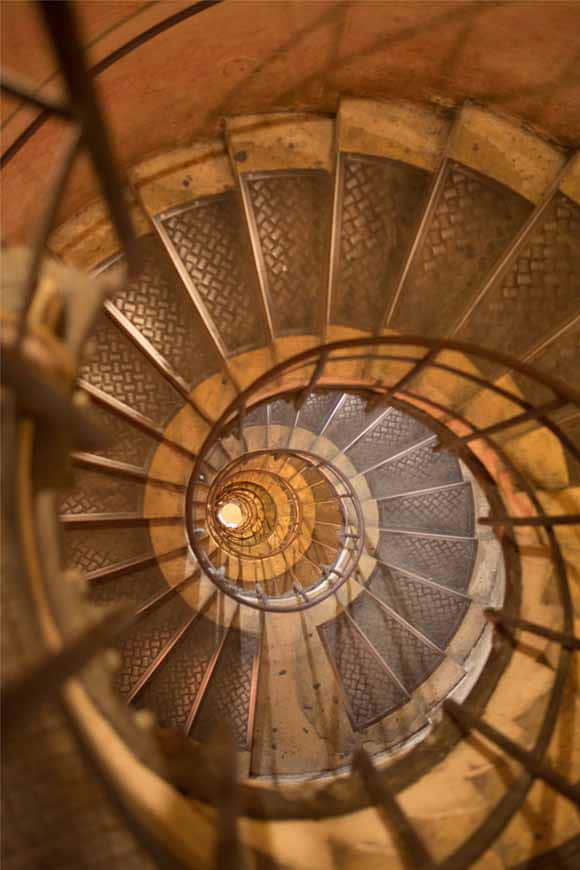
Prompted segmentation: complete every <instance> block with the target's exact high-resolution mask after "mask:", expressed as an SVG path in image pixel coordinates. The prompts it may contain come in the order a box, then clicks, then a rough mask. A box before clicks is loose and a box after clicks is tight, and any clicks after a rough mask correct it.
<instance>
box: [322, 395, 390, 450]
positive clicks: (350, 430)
mask: <svg viewBox="0 0 580 870" xmlns="http://www.w3.org/2000/svg"><path fill="white" fill-rule="evenodd" d="M381 413H382V410H380V409H379V408H377V409H375V410H373V411H370V412H369V411H368V410H367V403H366V401H365V400H364V399H361V397H360V396H357V395H355V394H354V393H345V395H344V400H343V401H342V402H341V404H340V407H339V408H338V410H337V412H336V414H335V415H334V417H333V418H332V420H331V422H330V424H329V426H328V429H327V430H326V432H325V433H324V437H325V438H328V439H329V440H330V441H332V442H334V444H336V446H337V447H340V448H341V450H342V449H343V448H344V447H346V446H347V445H348V444H350V442H351V441H352V440H353V439H354V438H356V436H357V435H358V434H359V433H360V432H362V430H363V429H366V427H367V426H369V425H370V424H371V423H372V422H373V420H376V419H377V417H379V416H380V415H381Z"/></svg>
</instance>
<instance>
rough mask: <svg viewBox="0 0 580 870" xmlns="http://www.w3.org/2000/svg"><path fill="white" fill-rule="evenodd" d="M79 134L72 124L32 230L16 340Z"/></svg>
mask: <svg viewBox="0 0 580 870" xmlns="http://www.w3.org/2000/svg"><path fill="white" fill-rule="evenodd" d="M82 138H83V137H82V132H81V130H80V129H78V128H75V130H74V132H73V135H72V138H71V140H70V142H69V143H68V144H67V146H66V149H65V152H64V155H63V156H62V158H61V162H60V165H59V167H58V169H57V174H56V178H55V180H54V182H53V184H52V187H51V189H50V193H49V196H48V204H47V206H46V207H45V210H44V213H43V215H42V219H41V221H40V225H39V226H38V228H37V230H36V238H35V240H34V243H33V245H32V255H31V259H30V264H29V266H28V269H27V273H26V282H25V284H24V290H23V293H22V308H21V309H20V313H19V315H18V325H17V332H16V342H17V343H19V342H21V341H22V338H23V337H24V334H25V332H26V320H27V318H28V313H29V310H30V305H31V303H32V300H33V298H34V294H35V292H36V288H37V286H38V279H39V276H40V269H41V264H42V260H43V259H44V257H45V255H46V244H47V242H48V237H49V235H50V233H51V230H52V228H53V225H54V222H55V219H56V215H57V212H58V208H59V205H60V201H61V199H62V196H63V193H64V190H65V187H66V183H67V181H68V179H69V176H70V174H71V171H72V168H73V165H74V163H75V160H76V158H77V156H78V153H79V150H80V147H81V142H82Z"/></svg>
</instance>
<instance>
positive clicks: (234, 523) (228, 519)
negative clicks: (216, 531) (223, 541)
mask: <svg viewBox="0 0 580 870" xmlns="http://www.w3.org/2000/svg"><path fill="white" fill-rule="evenodd" d="M243 519H244V517H243V515H242V509H241V508H240V506H239V504H236V503H235V502H234V501H228V502H226V504H223V505H222V506H221V508H220V509H219V510H218V520H219V521H220V523H221V524H222V526H226V528H228V529H237V528H238V526H241V524H242V520H243Z"/></svg>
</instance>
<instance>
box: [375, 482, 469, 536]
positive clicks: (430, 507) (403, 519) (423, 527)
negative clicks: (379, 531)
mask: <svg viewBox="0 0 580 870" xmlns="http://www.w3.org/2000/svg"><path fill="white" fill-rule="evenodd" d="M377 510H378V522H379V526H380V527H381V528H390V529H395V528H396V529H404V530H407V531H418V532H436V533H438V534H449V535H461V536H463V537H471V536H473V534H474V531H475V508H474V501H473V490H472V487H471V483H468V482H464V483H461V484H459V486H450V487H446V488H445V489H436V490H433V491H432V492H427V493H424V494H421V495H403V496H395V498H389V499H385V500H384V501H379V502H378V503H377Z"/></svg>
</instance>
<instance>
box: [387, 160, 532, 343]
mask: <svg viewBox="0 0 580 870" xmlns="http://www.w3.org/2000/svg"><path fill="white" fill-rule="evenodd" d="M532 208H533V206H532V204H531V203H530V202H528V200H526V199H524V198H523V197H521V196H519V194H517V193H515V192H514V191H512V190H510V189H509V188H508V187H505V185H503V184H500V183H499V182H497V181H494V180H493V179H490V178H486V177H484V176H482V175H479V173H477V172H474V171H473V170H471V169H467V168H466V167H465V166H462V165H460V164H458V163H455V162H450V165H449V166H448V169H447V172H446V177H445V180H444V183H443V186H442V188H441V191H440V193H439V196H438V199H437V202H436V204H435V208H434V211H433V214H432V217H431V221H430V224H429V227H428V230H427V233H426V236H425V238H424V239H423V241H422V244H421V246H420V249H419V250H418V251H417V254H416V256H415V258H414V260H413V263H412V265H411V269H410V271H409V274H408V275H407V278H406V280H405V284H404V286H403V290H402V293H401V297H400V299H399V304H398V305H397V308H396V310H395V314H394V317H393V321H392V326H393V327H394V328H395V329H397V330H399V331H401V332H407V333H411V334H414V335H433V336H443V335H446V334H448V332H449V330H450V329H451V328H452V327H453V325H454V324H455V323H456V322H457V320H458V318H459V317H460V316H461V314H462V312H463V310H464V308H465V306H466V303H467V302H469V300H470V298H472V296H473V294H474V293H475V292H476V290H477V288H478V283H479V282H480V281H481V276H482V275H485V274H486V273H487V272H488V271H489V269H490V268H491V267H492V266H493V264H494V263H495V261H496V260H497V259H498V257H499V256H500V255H501V254H502V253H503V252H504V251H505V249H506V248H507V246H508V245H509V243H510V242H511V241H512V239H513V238H514V236H515V235H516V233H517V232H518V230H519V229H520V228H521V227H522V226H523V224H524V223H525V221H526V219H527V218H528V216H529V215H530V213H531V211H532ZM442 288H444V289H445V293H443V294H442V293H441V289H442Z"/></svg>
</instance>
